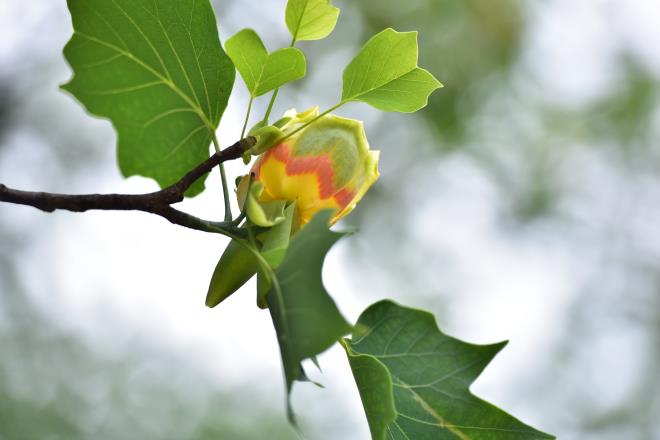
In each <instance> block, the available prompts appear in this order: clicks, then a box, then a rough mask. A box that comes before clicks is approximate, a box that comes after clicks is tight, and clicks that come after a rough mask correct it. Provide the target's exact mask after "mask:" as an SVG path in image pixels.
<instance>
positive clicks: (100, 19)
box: [63, 0, 235, 195]
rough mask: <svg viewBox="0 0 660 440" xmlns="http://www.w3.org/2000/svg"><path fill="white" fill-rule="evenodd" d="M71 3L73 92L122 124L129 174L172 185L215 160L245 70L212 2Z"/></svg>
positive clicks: (123, 159) (121, 149)
mask: <svg viewBox="0 0 660 440" xmlns="http://www.w3.org/2000/svg"><path fill="white" fill-rule="evenodd" d="M67 3H68V6H69V11H70V12H71V18H72V21H73V28H74V33H73V36H72V37H71V40H70V41H69V42H68V43H67V45H66V47H65V48H64V56H65V57H66V59H67V60H68V62H69V64H70V65H71V67H72V69H73V72H74V76H73V78H72V79H71V81H70V82H69V83H68V84H65V85H64V86H63V88H64V89H65V90H67V91H69V92H70V93H72V94H73V95H74V96H75V97H76V98H78V100H80V102H82V103H83V104H84V105H85V107H86V108H87V110H88V111H89V112H90V113H92V114H94V115H97V116H101V117H106V118H109V119H110V120H111V121H112V123H113V125H114V127H115V128H116V130H117V135H118V156H119V167H120V168H121V171H122V173H123V174H124V175H125V176H131V175H135V174H139V175H143V176H147V177H152V178H154V179H155V180H156V181H157V182H158V183H159V184H160V185H161V186H167V185H169V184H171V183H174V182H175V181H177V180H178V179H179V178H181V176H182V175H183V174H185V173H186V172H187V171H189V170H190V169H192V168H193V167H194V166H195V165H198V164H199V163H200V162H202V161H204V160H205V159H207V158H208V154H209V144H210V142H211V140H212V139H213V136H214V133H215V130H216V128H217V127H218V123H219V122H220V117H221V116H222V113H223V112H224V110H225V107H226V106H227V100H228V99H229V94H230V92H231V89H232V86H233V84H234V75H235V73H234V68H233V66H232V64H231V61H230V60H229V58H228V57H227V56H226V55H225V53H224V52H223V51H222V47H221V46H220V40H219V38H218V30H217V24H216V20H215V16H214V14H213V10H212V9H211V5H210V4H209V1H208V0H177V1H169V0H68V2H67ZM202 189H203V182H202V181H201V180H200V181H198V182H197V183H196V184H195V185H194V186H193V187H192V188H191V190H190V191H189V195H192V194H195V193H198V192H200V191H201V190H202Z"/></svg>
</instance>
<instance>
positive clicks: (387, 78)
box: [341, 29, 442, 113]
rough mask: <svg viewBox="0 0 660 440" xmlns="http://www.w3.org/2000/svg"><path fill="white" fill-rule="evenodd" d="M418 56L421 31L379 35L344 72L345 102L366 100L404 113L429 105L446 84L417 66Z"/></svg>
mask: <svg viewBox="0 0 660 440" xmlns="http://www.w3.org/2000/svg"><path fill="white" fill-rule="evenodd" d="M417 57H418V49H417V32H397V31H395V30H394V29H385V30H384V31H382V32H380V33H378V34H376V35H375V36H374V37H372V38H371V39H370V40H369V41H367V43H366V44H365V45H364V47H363V48H362V50H361V51H360V52H359V53H358V54H357V56H356V57H355V58H353V60H352V61H351V62H350V63H349V64H348V66H347V67H346V69H345V70H344V74H343V76H342V79H343V87H342V98H341V100H342V102H349V101H363V102H366V103H367V104H369V105H371V106H373V107H376V108H377V109H380V110H384V111H396V112H403V113H412V112H415V111H417V110H419V109H420V108H422V107H424V106H426V104H427V103H428V97H429V95H430V94H431V92H433V91H434V90H435V89H437V88H439V87H442V84H441V83H440V82H439V81H438V80H437V79H435V77H434V76H433V75H431V73H429V72H428V71H427V70H424V69H421V68H419V67H417Z"/></svg>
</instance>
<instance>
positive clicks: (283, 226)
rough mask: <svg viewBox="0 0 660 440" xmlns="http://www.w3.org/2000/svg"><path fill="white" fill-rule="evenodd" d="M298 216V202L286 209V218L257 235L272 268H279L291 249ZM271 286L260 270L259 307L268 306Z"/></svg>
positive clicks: (258, 282)
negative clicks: (267, 297) (267, 299)
mask: <svg viewBox="0 0 660 440" xmlns="http://www.w3.org/2000/svg"><path fill="white" fill-rule="evenodd" d="M296 217H297V216H296V204H295V203H292V204H290V205H289V206H287V208H286V209H285V210H284V220H283V221H282V222H280V223H278V224H276V225H275V226H273V227H272V228H270V229H268V230H267V231H266V232H264V233H262V234H260V235H259V236H258V237H257V238H258V239H259V241H260V242H261V243H263V246H262V247H261V255H263V257H264V259H265V260H266V262H268V264H269V265H270V266H271V267H272V268H277V267H278V266H279V265H280V264H281V263H282V260H284V256H285V255H286V251H287V249H289V243H290V241H291V233H292V231H294V230H295V229H297V224H296V222H295V221H294V220H295V218H296ZM270 287H271V283H270V281H269V280H268V278H267V277H266V276H265V275H264V273H263V271H259V273H258V274H257V306H258V307H259V308H262V309H265V308H266V307H268V302H267V301H266V295H267V294H268V291H269V290H270Z"/></svg>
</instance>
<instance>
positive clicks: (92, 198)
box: [0, 137, 255, 233]
mask: <svg viewBox="0 0 660 440" xmlns="http://www.w3.org/2000/svg"><path fill="white" fill-rule="evenodd" d="M254 143H255V139H254V138H253V137H248V138H245V139H243V140H240V141H238V142H236V143H235V144H234V145H232V146H230V147H227V148H225V149H224V150H222V151H220V152H219V153H216V154H214V155H213V156H211V157H210V158H208V159H207V160H205V161H204V162H202V163H201V164H199V165H198V166H197V167H195V168H194V169H192V170H191V171H189V172H188V173H186V175H185V176H183V177H182V178H181V180H179V181H178V182H176V183H175V184H173V185H170V186H168V187H167V188H163V189H162V190H160V191H155V192H151V193H146V194H80V195H72V194H55V193H47V192H33V191H22V190H18V189H12V188H9V187H7V186H5V185H3V184H0V202H7V203H15V204H18V205H27V206H32V207H34V208H37V209H40V210H42V211H46V212H53V211H55V210H66V211H73V212H84V211H89V210H93V209H98V210H113V211H143V212H148V213H151V214H156V215H159V216H161V217H163V218H165V219H167V220H168V221H170V222H171V223H173V224H177V225H180V226H184V227H187V228H192V229H197V230H202V231H206V232H221V233H222V231H221V230H222V229H227V228H228V227H230V226H231V222H210V221H207V220H202V219H200V218H197V217H194V216H192V215H189V214H186V213H184V212H181V211H179V210H177V209H174V208H172V207H171V206H170V205H172V204H174V203H177V202H180V201H182V200H183V197H184V194H185V192H186V190H188V188H190V187H191V186H192V184H193V183H195V182H196V181H197V180H198V179H199V178H200V177H202V176H203V175H205V174H207V173H208V172H209V171H211V170H212V169H213V168H215V167H216V166H218V165H219V164H221V163H223V162H226V161H228V160H233V159H237V158H239V157H241V156H242V155H243V153H244V152H245V151H246V150H247V149H249V148H250V147H251V146H253V145H254Z"/></svg>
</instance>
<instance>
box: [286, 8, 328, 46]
mask: <svg viewBox="0 0 660 440" xmlns="http://www.w3.org/2000/svg"><path fill="white" fill-rule="evenodd" d="M338 18H339V8H336V7H334V6H333V5H332V2H331V1H330V0H289V1H288V3H287V5H286V13H285V21H286V26H287V27H288V28H289V32H291V35H292V36H293V41H294V42H296V41H303V40H320V39H322V38H325V37H327V36H328V35H330V33H332V31H333V29H334V28H335V25H336V24H337V19H338Z"/></svg>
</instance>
